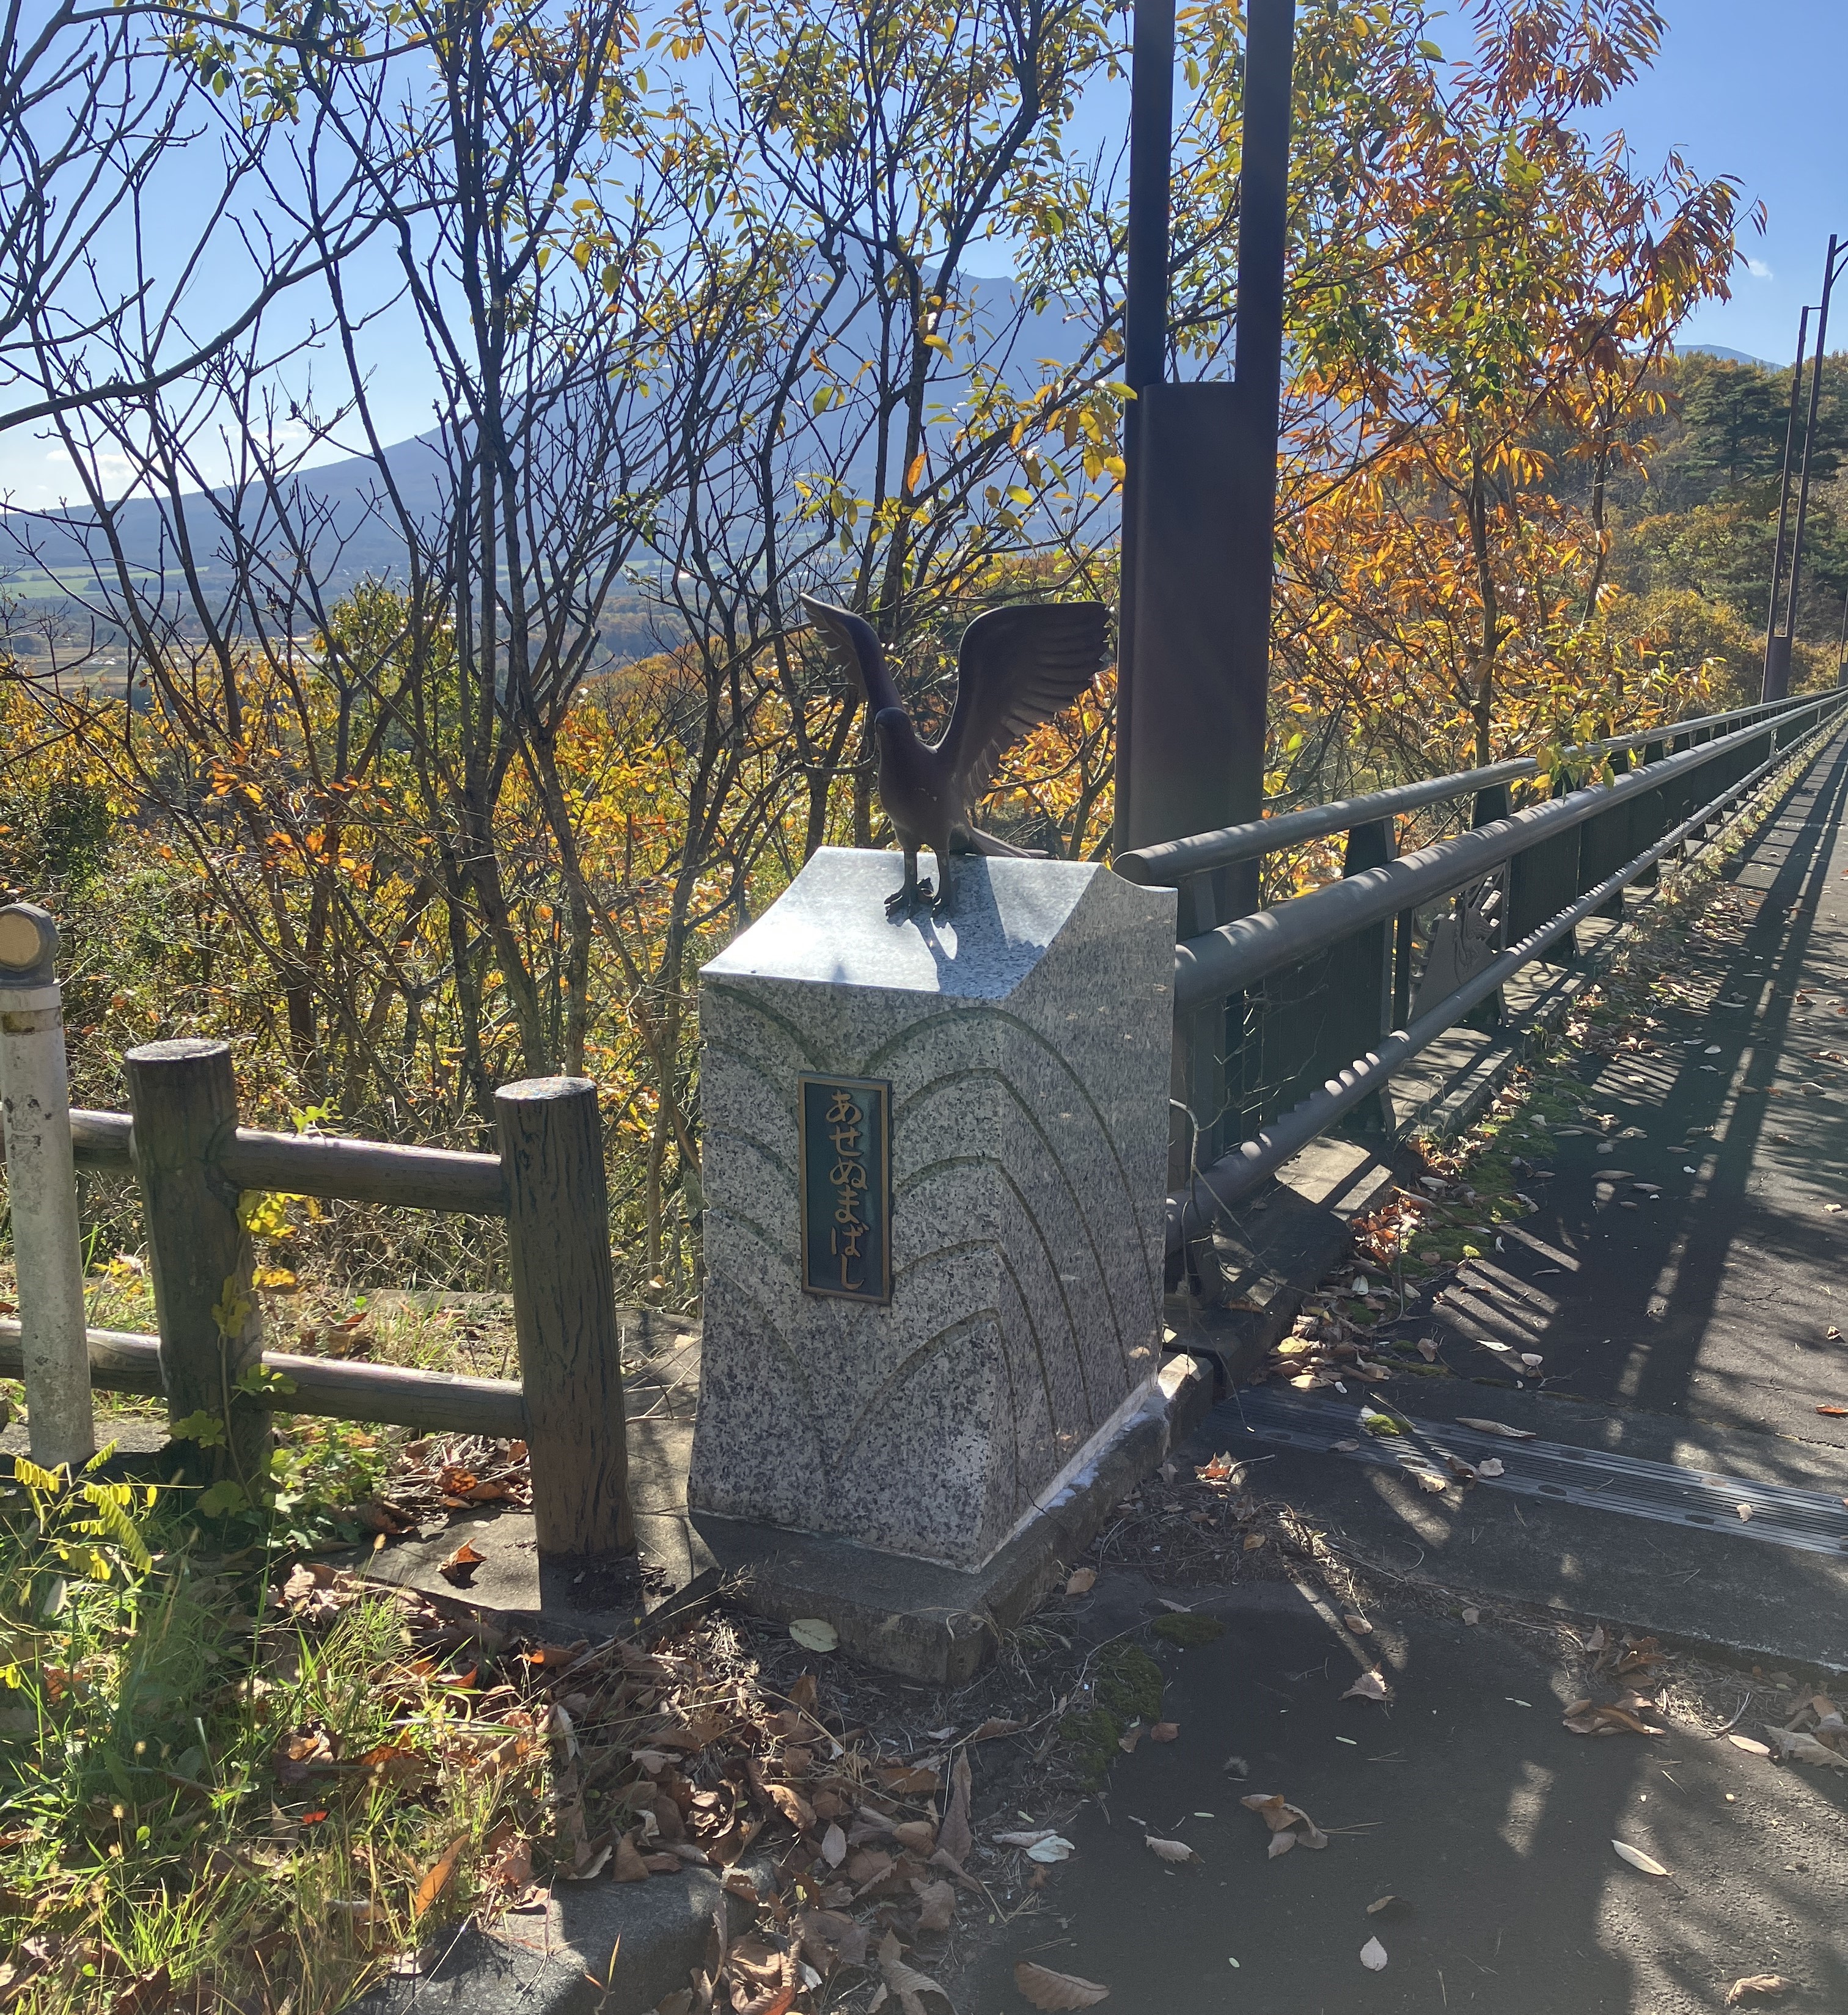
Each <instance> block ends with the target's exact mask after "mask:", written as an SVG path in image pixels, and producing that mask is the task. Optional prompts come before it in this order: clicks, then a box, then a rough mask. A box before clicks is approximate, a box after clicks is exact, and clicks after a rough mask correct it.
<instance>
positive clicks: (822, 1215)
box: [796, 1077, 892, 1302]
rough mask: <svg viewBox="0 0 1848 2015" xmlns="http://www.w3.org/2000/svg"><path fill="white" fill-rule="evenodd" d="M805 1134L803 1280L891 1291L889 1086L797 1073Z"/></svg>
mask: <svg viewBox="0 0 1848 2015" xmlns="http://www.w3.org/2000/svg"><path fill="white" fill-rule="evenodd" d="M796 1084H797V1091H796V1097H797V1100H798V1102H799V1111H800V1126H801V1134H802V1287H803V1291H804V1293H805V1294H810V1295H838V1296H840V1297H842V1298H844V1299H846V1300H847V1301H852V1302H889V1301H890V1300H891V1298H892V1087H891V1085H890V1083H889V1082H887V1081H886V1079H883V1078H857V1077H802V1078H799V1079H797V1080H796Z"/></svg>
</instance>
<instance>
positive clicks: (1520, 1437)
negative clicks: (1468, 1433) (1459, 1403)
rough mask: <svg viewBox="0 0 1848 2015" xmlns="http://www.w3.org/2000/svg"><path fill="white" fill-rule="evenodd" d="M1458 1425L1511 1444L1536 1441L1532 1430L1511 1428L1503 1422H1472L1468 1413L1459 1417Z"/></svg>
mask: <svg viewBox="0 0 1848 2015" xmlns="http://www.w3.org/2000/svg"><path fill="white" fill-rule="evenodd" d="M1457 1425H1458V1427H1460V1428H1475V1430H1476V1432H1477V1433H1478V1434H1479V1435H1501V1437H1502V1438H1503V1439H1505V1440H1507V1441H1511V1442H1530V1441H1532V1440H1533V1439H1534V1436H1533V1431H1532V1430H1531V1429H1530V1428H1511V1427H1509V1426H1508V1424H1506V1422H1505V1421H1477V1420H1472V1419H1471V1417H1469V1415H1468V1414H1467V1413H1459V1414H1458V1416H1457Z"/></svg>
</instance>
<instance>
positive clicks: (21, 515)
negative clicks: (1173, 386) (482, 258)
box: [0, 275, 1084, 649]
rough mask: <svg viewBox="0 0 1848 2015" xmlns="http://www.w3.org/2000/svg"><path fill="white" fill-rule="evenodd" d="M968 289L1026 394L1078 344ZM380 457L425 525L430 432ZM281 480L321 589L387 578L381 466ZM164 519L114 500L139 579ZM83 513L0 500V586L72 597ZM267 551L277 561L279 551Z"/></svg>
mask: <svg viewBox="0 0 1848 2015" xmlns="http://www.w3.org/2000/svg"><path fill="white" fill-rule="evenodd" d="M968 286H969V293H968V294H967V296H966V297H965V305H964V314H965V318H966V323H965V325H966V326H967V328H968V329H969V331H970V332H971V333H972V334H973V335H974V336H976V339H977V340H978V341H979V342H980V343H982V344H983V347H985V349H986V351H987V356H986V362H987V365H988V368H991V369H994V368H998V369H999V370H1000V371H1001V372H1002V373H1003V374H1004V375H1005V376H1006V377H1008V379H1012V380H1013V381H1014V383H1015V385H1016V389H1017V390H1019V391H1020V392H1022V393H1026V392H1030V390H1032V389H1033V387H1034V386H1035V385H1037V383H1038V382H1039V376H1040V367H1041V364H1042V363H1046V364H1051V365H1054V366H1055V367H1056V366H1058V365H1070V364H1071V363H1072V362H1073V361H1075V360H1076V359H1077V357H1078V356H1079V354H1080V352H1081V350H1082V347H1083V345H1084V326H1083V324H1082V322H1081V321H1080V320H1079V319H1078V318H1077V317H1075V316H1073V315H1071V314H1068V313H1067V312H1066V310H1065V308H1064V307H1063V306H1062V304H1059V303H1057V302H1055V303H1053V304H1051V305H1050V306H1049V307H1047V308H1044V309H1042V310H1041V311H1038V312H1037V313H1029V314H1026V315H1025V316H1024V317H1021V318H1020V319H1019V323H1018V325H1016V321H1015V318H1016V316H1017V315H1019V308H1020V296H1019V292H1018V290H1017V289H1016V286H1015V284H1014V283H1013V282H1012V281H1009V280H1005V279H999V278H987V277H976V276H973V275H972V276H970V277H969V282H968ZM842 340H843V343H846V344H847V345H848V346H852V345H853V344H854V343H855V342H856V341H862V342H864V343H865V344H866V345H867V346H869V347H868V348H866V349H865V350H864V351H863V353H862V354H872V350H871V347H870V346H871V345H872V344H874V343H876V341H877V337H876V335H875V332H873V331H872V329H870V328H869V329H868V330H867V332H865V336H864V337H861V336H860V335H859V333H858V332H857V331H855V330H854V329H852V328H850V329H848V330H847V331H846V332H843V338H842ZM957 390H958V385H957V381H956V380H955V378H953V377H951V378H947V379H945V380H944V381H943V382H942V383H940V385H939V386H938V387H937V395H938V397H939V399H940V402H941V406H942V408H943V409H944V410H943V411H942V412H941V414H940V416H939V418H937V425H938V426H942V427H944V428H946V429H947V428H948V427H951V426H954V425H955V424H956V422H955V417H954V408H955V394H956V392H957ZM852 418H853V415H852V409H851V408H849V407H848V406H847V403H846V402H842V403H841V404H837V405H836V407H835V408H832V409H831V411H829V414H827V415H813V416H811V418H810V419H809V421H808V422H807V425H808V426H810V428H811V429H812V433H813V436H814V439H811V441H810V442H809V443H808V444H806V445H805V446H804V447H801V448H799V449H793V450H792V451H791V454H790V456H789V478H790V487H791V490H792V494H793V483H794V479H795V477H796V476H797V475H798V474H799V473H800V469H799V468H798V466H797V465H796V464H797V460H798V458H800V457H801V456H805V455H807V454H811V453H812V452H814V449H815V447H817V446H819V447H820V449H821V451H822V453H823V454H829V453H836V454H837V453H839V452H840V449H841V448H842V447H843V445H844V441H843V437H842V436H839V435H836V436H835V437H834V438H833V439H832V440H830V439H829V430H830V429H832V428H833V427H834V426H836V424H840V425H842V426H845V425H847V424H850V423H852ZM866 459H867V451H866V449H865V448H864V447H862V448H861V449H857V450H855V451H853V452H852V453H850V454H849V456H848V457H847V461H848V468H847V476H848V478H849V480H855V479H856V478H857V479H858V480H870V471H869V470H867V469H861V468H860V467H859V466H858V465H859V464H860V463H861V462H863V461H865V460H866ZM383 461H384V463H385V465H386V469H388V470H389V472H390V479H391V483H392V487H394V489H395V490H396V491H397V495H398V497H399V498H400V499H401V501H402V502H403V504H404V507H405V508H406V509H407V510H408V512H410V513H411V515H412V516H413V517H414V518H417V519H424V520H426V521H428V520H430V519H433V518H435V517H436V516H437V515H438V513H439V512H440V509H441V507H442V505H443V502H444V497H445V494H446V493H447V491H448V486H449V481H450V475H449V468H448V457H447V456H446V454H445V453H444V447H443V444H442V443H441V441H440V438H439V436H437V435H436V434H434V433H430V434H423V435H419V436H415V437H414V438H413V439H412V440H404V441H400V442H398V443H397V444H395V445H394V446H393V447H389V448H387V449H386V451H384V454H383ZM289 488H290V490H291V491H292V492H293V502H294V512H293V515H295V517H296V518H297V521H298V522H300V523H304V524H305V525H307V526H311V527H313V529H314V533H315V548H316V559H315V562H314V565H315V572H316V573H317V575H318V578H319V580H320V583H321V585H322V589H323V591H325V592H327V593H329V594H333V595H337V594H340V593H342V592H343V591H346V590H347V589H348V588H350V587H352V586H353V585H354V584H355V583H357V582H358V581H359V580H363V579H365V578H367V577H369V576H370V577H372V578H376V579H386V578H390V577H391V576H394V574H397V573H401V570H402V568H403V565H404V552H403V545H402V542H401V539H400V538H399V537H398V535H397V531H396V529H395V526H394V522H393V518H392V515H391V514H390V512H386V511H383V510H382V509H381V508H380V505H381V504H382V503H383V493H384V490H385V484H384V482H383V480H382V476H381V471H380V470H379V467H378V466H377V465H376V464H375V463H374V462H373V461H372V459H371V458H368V457H355V458H353V459H351V460H347V461H340V462H329V463H327V464H325V465H323V466H322V467H320V468H318V469H304V471H302V472H300V474H299V475H298V476H296V477H295V478H294V479H293V482H292V483H291V484H290V485H289ZM170 515H171V514H170V512H167V511H165V510H164V509H163V508H162V507H161V506H160V505H156V504H155V503H153V502H152V501H146V500H135V501H130V502H128V503H126V504H124V505H123V506H122V507H121V509H120V515H119V518H118V523H119V526H120V533H121V537H122V545H123V550H124V557H125V558H126V559H127V561H128V566H129V567H130V569H131V571H133V572H135V573H138V574H140V575H141V576H142V577H143V579H144V580H152V579H153V578H155V577H158V576H162V575H165V576H167V579H168V580H176V579H177V576H176V573H175V570H174V558H175V555H174V552H173V550H172V548H171V544H170V543H169V541H170V539H171V533H170V532H168V531H167V530H166V529H165V528H166V526H167V520H168V519H169V517H170ZM239 515H240V518H241V519H242V520H243V523H242V524H241V526H240V532H241V534H242V536H243V537H244V538H245V539H246V540H248V541H250V543H252V544H254V545H256V546H257V547H258V548H263V547H264V546H266V545H269V544H271V538H270V537H268V536H267V534H268V531H269V526H268V517H269V513H268V510H267V508H266V505H265V500H264V497H262V496H261V494H257V493H254V492H253V494H252V495H251V496H250V498H249V500H248V501H247V502H246V504H245V505H244V506H243V509H242V510H241V512H240V513H239ZM89 520H90V514H89V513H88V512H87V511H84V510H82V509H81V508H78V509H73V510H70V511H42V512H33V511H20V510H8V509H4V508H0V590H5V591H9V592H10V593H11V594H15V595H19V596H23V597H24V598H27V599H30V600H36V601H41V602H45V601H49V602H56V601H57V600H59V598H61V597H63V596H65V595H71V594H74V595H77V596H80V597H81V595H82V594H84V590H85V587H87V586H88V582H89V580H90V577H91V569H92V561H91V559H90V558H89V557H88V555H87V554H86V544H88V545H89V546H90V547H91V548H92V549H93V551H94V552H95V555H96V557H97V558H98V559H103V560H104V561H105V565H106V555H105V553H104V551H103V548H102V544H101V542H100V541H98V540H96V539H95V535H94V532H93V530H91V532H90V537H89V539H88V541H86V538H85V536H84V534H85V532H86V530H90V523H89ZM206 523H207V518H206V515H205V514H203V513H200V514H198V516H197V520H196V528H195V530H193V533H192V536H193V537H195V538H196V539H200V544H199V545H198V547H197V548H196V549H195V551H194V553H193V555H192V560H193V565H194V566H195V568H196V570H197V571H198V573H200V575H201V576H203V580H204V583H205V584H206V586H207V590H208V591H210V590H211V589H214V588H218V589H225V588H228V587H229V586H230V581H231V575H230V569H229V568H228V565H227V564H226V562H225V558H224V556H223V555H222V554H221V552H220V551H218V544H219V539H220V537H221V536H222V534H221V533H218V528H216V527H214V533H215V534H217V535H216V536H214V537H210V538H209V539H203V538H200V531H201V530H203V526H204V525H205V524H206ZM277 550H278V551H279V559H280V558H281V553H280V548H278V549H277ZM621 600H622V601H623V602H624V603H626V604H628V606H627V607H626V608H625V609H623V610H622V611H621V612H620V615H618V614H617V612H613V617H614V618H615V627H617V629H618V630H622V631H623V632H624V633H625V634H624V641H625V643H626V644H627V645H628V648H631V649H637V648H641V647H642V644H643V641H644V634H645V628H646V626H645V623H643V622H642V621H641V620H640V618H641V616H642V603H641V602H640V600H639V598H631V597H628V596H624V597H622V598H621ZM631 633H632V634H631Z"/></svg>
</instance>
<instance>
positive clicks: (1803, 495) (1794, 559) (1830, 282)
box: [1766, 232, 1835, 699]
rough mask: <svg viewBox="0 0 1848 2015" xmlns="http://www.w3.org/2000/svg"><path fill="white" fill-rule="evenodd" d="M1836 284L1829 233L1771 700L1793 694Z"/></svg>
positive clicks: (1831, 239)
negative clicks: (1778, 675) (1813, 463)
mask: <svg viewBox="0 0 1848 2015" xmlns="http://www.w3.org/2000/svg"><path fill="white" fill-rule="evenodd" d="M1834 288H1835V235H1834V233H1833V232H1831V233H1830V235H1829V241H1828V257H1827V258H1826V259H1825V260H1824V261H1823V265H1822V306H1821V309H1820V310H1819V311H1818V312H1817V317H1816V357H1815V361H1814V363H1813V364H1811V365H1810V411H1809V417H1808V418H1807V420H1806V421H1805V422H1804V425H1803V479H1802V480H1801V481H1800V482H1799V483H1798V484H1797V486H1796V534H1795V536H1794V537H1792V540H1791V542H1790V600H1789V605H1787V607H1786V609H1785V614H1784V651H1783V657H1782V670H1783V674H1784V677H1783V683H1782V684H1781V686H1780V687H1779V688H1778V691H1776V692H1774V693H1769V694H1767V695H1766V697H1767V699H1782V698H1783V697H1784V695H1785V694H1786V693H1787V692H1789V690H1790V652H1791V647H1792V645H1793V644H1794V643H1795V642H1796V598H1797V594H1798V591H1799V587H1800V585H1801V583H1802V580H1803V527H1804V526H1806V525H1807V523H1809V519H1810V454H1811V451H1813V450H1814V447H1815V445H1816V415H1817V409H1818V408H1819V407H1820V406H1821V402H1822V361H1823V359H1824V358H1825V357H1826V356H1827V355H1828V297H1829V295H1830V294H1831V293H1832V292H1833V290H1834Z"/></svg>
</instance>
